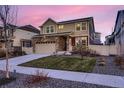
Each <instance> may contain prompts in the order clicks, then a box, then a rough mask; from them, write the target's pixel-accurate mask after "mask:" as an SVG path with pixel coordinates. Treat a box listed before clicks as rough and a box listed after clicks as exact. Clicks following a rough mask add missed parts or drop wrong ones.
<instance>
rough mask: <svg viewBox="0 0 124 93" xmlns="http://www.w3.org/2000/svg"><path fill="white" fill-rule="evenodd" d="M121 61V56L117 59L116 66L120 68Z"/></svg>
mask: <svg viewBox="0 0 124 93" xmlns="http://www.w3.org/2000/svg"><path fill="white" fill-rule="evenodd" d="M121 60H122V58H121V57H120V56H117V57H115V64H116V66H120V65H121Z"/></svg>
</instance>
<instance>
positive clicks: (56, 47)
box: [55, 37, 59, 53]
mask: <svg viewBox="0 0 124 93" xmlns="http://www.w3.org/2000/svg"><path fill="white" fill-rule="evenodd" d="M58 41H59V40H58V37H55V50H56V53H57V51H58Z"/></svg>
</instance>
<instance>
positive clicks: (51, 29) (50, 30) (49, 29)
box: [46, 25, 55, 33]
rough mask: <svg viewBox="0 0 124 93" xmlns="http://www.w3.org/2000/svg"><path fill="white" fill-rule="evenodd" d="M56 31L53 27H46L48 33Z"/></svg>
mask: <svg viewBox="0 0 124 93" xmlns="http://www.w3.org/2000/svg"><path fill="white" fill-rule="evenodd" d="M54 31H55V28H54V26H53V25H50V26H47V27H46V33H53V32H54Z"/></svg>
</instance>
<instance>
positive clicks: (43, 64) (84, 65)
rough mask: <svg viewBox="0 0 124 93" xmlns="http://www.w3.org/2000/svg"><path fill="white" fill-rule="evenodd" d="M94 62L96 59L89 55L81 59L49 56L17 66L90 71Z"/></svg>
mask: <svg viewBox="0 0 124 93" xmlns="http://www.w3.org/2000/svg"><path fill="white" fill-rule="evenodd" d="M95 63H96V59H95V58H90V57H85V58H84V59H81V58H77V57H61V56H49V57H44V58H40V59H36V60H33V61H30V62H27V63H23V64H20V65H19V66H26V67H36V68H46V69H56V70H68V71H78V72H92V70H93V68H94V66H95Z"/></svg>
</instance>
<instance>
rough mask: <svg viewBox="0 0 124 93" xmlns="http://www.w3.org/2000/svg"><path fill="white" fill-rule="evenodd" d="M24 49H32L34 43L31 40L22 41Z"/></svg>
mask: <svg viewBox="0 0 124 93" xmlns="http://www.w3.org/2000/svg"><path fill="white" fill-rule="evenodd" d="M22 47H26V48H30V47H32V41H31V40H25V41H22Z"/></svg>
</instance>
